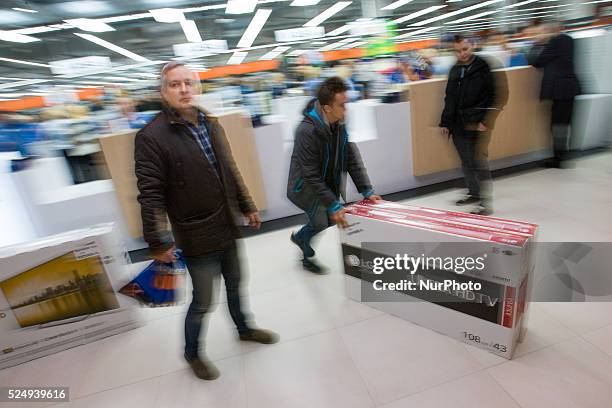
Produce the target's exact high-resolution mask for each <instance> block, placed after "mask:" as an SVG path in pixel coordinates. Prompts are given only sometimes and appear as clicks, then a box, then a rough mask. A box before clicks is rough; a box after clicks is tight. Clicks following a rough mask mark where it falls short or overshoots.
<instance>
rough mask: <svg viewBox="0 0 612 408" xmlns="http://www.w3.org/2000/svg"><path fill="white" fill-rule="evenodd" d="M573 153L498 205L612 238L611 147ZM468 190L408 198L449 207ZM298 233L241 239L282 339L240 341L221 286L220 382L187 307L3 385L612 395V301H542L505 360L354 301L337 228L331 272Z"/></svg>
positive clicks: (531, 399) (204, 401) (357, 403)
mask: <svg viewBox="0 0 612 408" xmlns="http://www.w3.org/2000/svg"><path fill="white" fill-rule="evenodd" d="M576 164H577V166H576V168H575V169H570V170H554V169H550V170H536V171H532V172H529V173H525V174H521V175H516V176H511V177H507V178H504V179H499V180H496V182H495V194H496V202H495V209H496V214H497V215H499V216H500V217H507V218H514V219H522V220H526V221H532V222H535V223H538V224H540V225H541V233H540V240H542V241H547V240H548V241H577V240H591V241H598V240H599V241H602V240H605V241H610V240H611V239H612V222H611V221H612V217H611V216H610V209H611V208H612V155H610V154H600V155H597V156H591V157H588V158H586V159H582V160H580V161H578V162H577V163H576ZM457 195H458V192H457V191H448V192H444V193H440V194H435V195H430V196H424V197H420V198H418V199H413V200H411V203H414V204H420V205H426V206H432V207H438V208H448V209H452V208H453V206H452V200H453V199H455V198H456V197H457ZM288 238H289V230H283V231H277V232H273V233H268V234H265V235H259V236H255V237H252V238H249V239H247V240H245V242H244V243H243V246H242V250H243V253H244V255H245V256H244V257H243V260H244V262H245V270H246V271H247V274H248V280H249V285H248V286H249V289H248V291H249V304H250V309H251V310H252V312H253V314H254V315H255V316H256V320H257V323H258V324H259V325H260V326H262V327H266V328H271V329H274V330H276V331H278V332H279V333H280V335H281V337H282V340H281V342H280V343H279V344H276V345H273V346H261V345H252V344H242V343H240V342H239V341H238V340H237V339H236V336H235V334H234V332H233V329H232V324H231V321H230V319H229V316H228V313H227V310H226V306H225V304H223V303H222V302H223V301H224V296H223V295H221V296H220V297H219V302H221V303H220V304H219V305H218V307H217V310H216V311H215V312H214V313H213V314H212V315H211V316H210V319H209V333H208V336H207V350H208V355H209V357H210V358H211V359H212V360H214V361H215V364H216V365H217V366H218V367H219V369H220V370H221V373H222V374H221V377H220V378H219V379H218V380H216V381H212V382H209V381H200V380H197V379H196V378H195V377H193V376H192V375H191V373H190V371H189V370H188V369H187V366H186V364H185V363H184V362H183V361H182V359H181V345H182V337H181V335H182V326H181V325H182V320H183V316H184V311H185V308H184V307H177V308H173V309H170V308H166V309H155V310H147V311H146V314H145V316H146V318H147V320H148V322H147V324H146V325H145V326H144V327H142V328H140V329H137V330H133V331H131V332H128V333H124V334H121V335H117V336H114V337H111V338H107V339H105V340H102V341H99V342H96V343H92V344H89V345H86V346H83V347H78V348H75V349H72V350H68V351H65V352H62V353H59V354H56V355H53V356H49V357H46V358H43V359H39V360H36V361H32V362H29V363H26V364H23V365H21V366H18V367H14V368H11V369H8V370H4V371H0V384H2V385H21V386H25V385H49V386H50V385H57V386H59V385H62V386H69V387H70V388H71V396H72V402H70V403H69V404H61V405H57V407H87V408H91V407H111V406H112V407H147V408H149V407H159V408H161V407H210V408H216V407H219V408H233V407H249V408H259V407H283V408H285V407H290V408H294V407H316V408H322V407H332V408H341V407H347V408H349V407H350V408H357V407H383V406H384V407H385V408H407V407H418V408H429V407H431V408H446V407H456V408H460V407H466V408H467V407H469V408H478V407H490V406H496V407H499V408H502V407H503V408H506V407H507V408H518V407H523V408H531V407H534V408H548V407H555V408H559V407H573V408H575V407H585V408H587V407H588V408H591V407H593V408H609V407H611V406H612V304H608V303H582V304H579V303H572V304H569V303H565V304H552V303H538V304H532V306H533V307H532V314H531V318H530V320H529V323H528V325H529V326H528V329H529V332H528V335H527V337H526V340H525V342H524V343H522V344H521V345H520V346H519V349H518V351H517V353H516V356H515V358H514V359H513V360H511V361H507V360H505V359H502V358H500V357H497V356H494V355H492V354H489V353H487V352H485V351H482V350H480V349H476V348H474V347H472V346H469V345H465V344H462V343H459V342H457V341H455V340H452V339H450V338H447V337H445V336H442V335H440V334H437V333H434V332H432V331H430V330H427V329H424V328H421V327H419V326H416V325H414V324H411V323H409V322H406V321H404V320H400V319H398V318H396V317H393V316H390V315H387V314H384V313H382V312H379V311H376V310H374V309H371V308H369V307H367V306H364V305H361V304H358V303H355V302H353V301H350V300H347V299H346V298H345V296H344V288H343V277H342V275H341V273H340V258H339V255H338V253H339V244H338V236H337V231H336V230H334V229H330V230H328V231H326V232H325V233H324V235H323V236H322V237H321V239H320V242H319V243H318V245H317V249H318V257H319V259H320V261H321V262H322V263H324V264H326V265H328V266H330V267H331V269H332V273H331V274H329V275H326V276H313V275H311V274H309V273H307V272H304V271H302V270H301V269H300V268H299V265H298V263H297V259H296V257H297V252H296V251H295V248H294V247H292V245H291V244H290V243H289V240H288ZM0 405H2V404H0ZM5 405H6V404H5ZM2 406H4V405H2ZM6 406H8V405H6ZM16 406H17V407H26V406H29V405H27V404H25V405H24V404H18V405H16ZM34 406H36V405H34Z"/></svg>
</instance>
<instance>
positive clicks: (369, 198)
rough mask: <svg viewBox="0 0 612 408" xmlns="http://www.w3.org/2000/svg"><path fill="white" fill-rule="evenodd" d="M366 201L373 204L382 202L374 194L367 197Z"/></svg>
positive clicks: (379, 197) (380, 198)
mask: <svg viewBox="0 0 612 408" xmlns="http://www.w3.org/2000/svg"><path fill="white" fill-rule="evenodd" d="M367 199H368V200H370V201H372V202H373V203H375V202H377V201H382V197H381V196H379V195H376V194H372V195H371V196H369V197H368V198H367Z"/></svg>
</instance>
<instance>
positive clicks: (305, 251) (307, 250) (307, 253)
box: [291, 232, 315, 258]
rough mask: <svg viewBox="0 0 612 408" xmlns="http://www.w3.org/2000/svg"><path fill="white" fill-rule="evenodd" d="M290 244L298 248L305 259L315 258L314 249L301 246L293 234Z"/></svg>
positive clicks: (293, 233)
mask: <svg viewBox="0 0 612 408" xmlns="http://www.w3.org/2000/svg"><path fill="white" fill-rule="evenodd" d="M291 242H293V243H294V244H295V245H297V246H298V248H300V250H301V251H302V253H303V254H304V257H306V258H312V257H313V256H315V251H314V249H312V247H311V246H310V245H304V244H302V242H301V241H300V240H299V239H298V237H297V236H296V233H295V232H292V233H291Z"/></svg>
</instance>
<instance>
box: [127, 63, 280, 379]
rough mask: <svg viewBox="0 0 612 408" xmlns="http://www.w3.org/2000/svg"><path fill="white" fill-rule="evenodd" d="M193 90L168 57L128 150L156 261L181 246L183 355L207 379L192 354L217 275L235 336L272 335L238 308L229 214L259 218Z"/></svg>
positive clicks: (253, 221)
mask: <svg viewBox="0 0 612 408" xmlns="http://www.w3.org/2000/svg"><path fill="white" fill-rule="evenodd" d="M199 93H200V82H199V79H198V78H197V75H196V74H195V73H194V72H193V71H191V70H189V69H188V68H187V67H186V66H185V65H184V64H182V63H180V62H171V63H169V64H167V65H166V66H165V67H164V68H163V69H162V71H161V96H162V100H163V110H162V112H161V113H159V114H158V115H157V116H156V117H155V118H154V119H153V120H152V121H151V123H149V124H148V125H147V126H145V127H144V128H143V129H142V130H140V131H139V132H138V134H137V135H136V144H135V152H134V157H135V165H136V176H137V178H138V190H139V192H140V194H139V196H138V201H139V202H140V206H141V211H142V224H143V235H144V239H145V240H146V241H147V243H148V244H149V247H150V250H151V252H152V255H153V257H154V258H155V259H156V260H158V261H161V262H172V261H173V259H174V250H175V248H176V247H178V248H180V249H181V250H182V251H183V255H184V256H185V261H186V264H187V268H188V269H189V275H190V276H191V280H192V283H193V300H192V302H191V304H190V306H189V310H188V312H187V316H186V318H185V359H186V360H187V361H188V362H189V365H190V366H191V368H192V369H193V371H194V373H195V374H196V376H198V377H199V378H202V379H206V380H212V379H215V378H217V377H218V376H219V371H218V370H217V369H216V367H215V366H214V365H213V364H212V363H211V362H210V361H208V360H207V359H206V358H204V357H200V356H199V354H198V349H199V342H198V339H199V336H200V332H201V331H202V321H203V319H204V316H205V314H206V313H207V312H208V311H209V308H210V304H211V300H212V296H213V287H214V281H215V279H216V278H217V277H218V276H219V274H221V275H223V278H224V280H225V288H226V291H227V304H228V307H229V311H230V315H231V317H232V319H233V321H234V323H235V324H236V328H237V329H238V333H239V337H240V340H243V341H255V342H259V343H264V344H272V343H275V342H276V341H278V336H277V335H276V334H275V333H273V332H270V331H267V330H261V329H256V328H254V327H253V326H252V325H251V322H250V321H249V319H248V316H246V315H245V313H243V311H242V307H241V300H240V293H239V292H240V262H239V260H238V256H237V252H236V239H237V238H239V237H240V231H239V230H238V228H237V226H236V224H235V222H234V216H235V215H236V214H241V215H243V216H244V217H246V218H247V219H248V221H249V225H250V226H251V227H254V228H259V227H260V225H261V221H260V219H259V215H258V213H257V208H256V207H255V204H254V203H253V200H252V199H251V197H250V195H249V192H248V190H247V188H246V186H245V185H244V182H243V180H242V177H241V175H240V172H239V171H238V169H237V167H236V164H235V162H234V159H233V157H232V153H231V151H230V148H229V145H228V142H227V139H226V137H225V133H224V130H223V127H221V125H220V124H219V122H218V121H217V119H215V118H214V117H212V116H210V115H209V114H207V113H205V112H201V111H200V110H198V109H197V108H196V107H194V96H195V95H196V94H199ZM168 218H169V219H170V224H171V227H172V234H171V233H170V231H169V230H168V226H167V219H168ZM173 237H174V238H173Z"/></svg>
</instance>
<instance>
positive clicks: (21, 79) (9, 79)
mask: <svg viewBox="0 0 612 408" xmlns="http://www.w3.org/2000/svg"><path fill="white" fill-rule="evenodd" d="M0 79H4V80H6V81H27V79H26V78H13V77H0Z"/></svg>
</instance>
